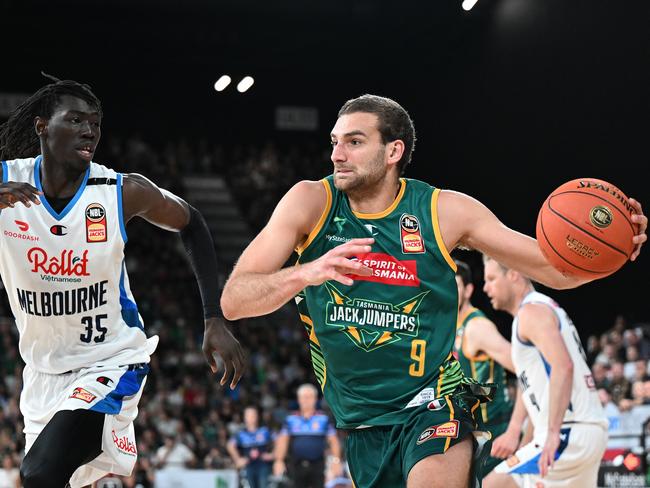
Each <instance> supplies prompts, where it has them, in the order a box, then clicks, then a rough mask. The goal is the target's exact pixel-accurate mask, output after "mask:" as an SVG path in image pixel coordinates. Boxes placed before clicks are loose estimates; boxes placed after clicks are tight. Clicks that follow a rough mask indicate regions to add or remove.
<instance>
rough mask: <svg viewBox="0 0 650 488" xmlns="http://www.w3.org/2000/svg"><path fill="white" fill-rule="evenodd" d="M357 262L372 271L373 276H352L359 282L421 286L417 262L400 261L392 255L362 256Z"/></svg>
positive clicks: (371, 254) (369, 254)
mask: <svg viewBox="0 0 650 488" xmlns="http://www.w3.org/2000/svg"><path fill="white" fill-rule="evenodd" d="M357 260H358V261H359V262H360V263H361V264H363V265H364V266H367V267H369V268H370V269H372V276H360V275H352V276H354V279H355V280H359V281H376V282H378V283H385V284H387V285H399V286H419V285H420V279H419V278H418V263H417V261H415V260H413V261H411V260H409V261H398V260H397V259H395V258H394V257H393V256H391V255H390V254H383V253H374V252H370V253H368V254H360V255H359V256H357Z"/></svg>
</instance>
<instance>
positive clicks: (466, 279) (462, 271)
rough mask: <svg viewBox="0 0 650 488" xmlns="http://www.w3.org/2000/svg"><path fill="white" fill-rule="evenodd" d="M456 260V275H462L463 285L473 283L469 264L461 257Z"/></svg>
mask: <svg viewBox="0 0 650 488" xmlns="http://www.w3.org/2000/svg"><path fill="white" fill-rule="evenodd" d="M454 262H455V263H456V276H460V279H461V281H462V282H463V285H464V286H467V285H469V284H473V283H474V281H473V280H472V270H471V269H470V267H469V264H467V263H466V262H465V261H461V260H460V259H454Z"/></svg>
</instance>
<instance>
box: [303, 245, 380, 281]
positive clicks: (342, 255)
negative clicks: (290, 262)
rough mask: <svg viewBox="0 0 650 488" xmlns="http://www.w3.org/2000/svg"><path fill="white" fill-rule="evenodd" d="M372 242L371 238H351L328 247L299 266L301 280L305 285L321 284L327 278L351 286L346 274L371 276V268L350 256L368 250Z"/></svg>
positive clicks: (350, 279)
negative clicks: (312, 259) (320, 254)
mask: <svg viewBox="0 0 650 488" xmlns="http://www.w3.org/2000/svg"><path fill="white" fill-rule="evenodd" d="M373 242H375V240H374V239H372V238H363V239H352V240H350V241H348V242H346V243H345V244H341V245H340V246H336V247H335V248H334V249H330V250H329V251H328V252H326V253H325V254H323V255H322V256H321V257H320V258H318V259H316V260H315V261H312V262H310V263H307V264H304V265H302V266H301V268H300V272H301V276H302V278H303V280H304V281H305V283H306V285H307V286H310V285H321V284H323V283H325V282H326V281H329V280H334V281H338V282H339V283H342V284H344V285H348V286H351V285H352V283H354V280H353V279H352V278H350V277H349V276H346V275H351V274H354V275H360V276H371V275H372V269H371V268H369V267H367V266H364V265H363V264H361V263H360V262H358V261H356V260H354V259H350V258H352V257H355V256H357V255H358V254H365V253H368V252H370V249H371V247H370V245H371V244H372V243H373Z"/></svg>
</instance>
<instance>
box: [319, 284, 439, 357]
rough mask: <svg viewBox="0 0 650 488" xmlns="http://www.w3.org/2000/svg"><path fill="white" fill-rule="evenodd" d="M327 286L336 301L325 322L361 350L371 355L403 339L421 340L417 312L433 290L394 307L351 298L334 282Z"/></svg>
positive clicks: (327, 312) (326, 315) (331, 302)
mask: <svg viewBox="0 0 650 488" xmlns="http://www.w3.org/2000/svg"><path fill="white" fill-rule="evenodd" d="M325 286H326V288H327V291H328V292H329V294H330V297H331V299H332V300H331V301H330V302H328V303H327V307H326V310H325V323H326V324H327V325H328V326H332V327H337V328H339V329H340V330H341V332H343V333H344V334H345V335H346V336H348V338H349V339H350V340H351V341H352V342H353V343H354V344H355V345H356V346H357V347H359V348H360V349H363V350H364V351H366V352H370V351H374V350H375V349H378V348H380V347H383V346H386V345H388V344H392V343H394V342H397V341H399V340H401V339H402V337H401V336H408V337H417V335H418V331H419V328H420V316H419V314H418V313H417V310H418V307H419V306H420V305H421V303H422V301H423V300H424V297H425V296H427V294H428V293H429V291H425V292H422V293H420V294H418V295H416V296H414V297H412V298H409V299H408V300H405V301H403V302H401V303H398V304H392V303H386V302H378V301H376V300H370V299H367V298H349V297H347V296H345V295H344V294H343V293H341V292H340V291H339V290H338V289H337V288H336V287H335V286H334V285H332V284H331V283H330V282H325Z"/></svg>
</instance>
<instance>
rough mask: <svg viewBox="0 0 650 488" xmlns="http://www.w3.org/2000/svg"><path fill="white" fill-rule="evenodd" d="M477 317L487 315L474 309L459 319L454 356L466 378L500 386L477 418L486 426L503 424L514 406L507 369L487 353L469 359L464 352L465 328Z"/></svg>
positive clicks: (482, 407) (484, 404) (482, 406)
mask: <svg viewBox="0 0 650 488" xmlns="http://www.w3.org/2000/svg"><path fill="white" fill-rule="evenodd" d="M475 317H485V314H484V313H483V312H481V311H480V310H479V309H478V308H474V307H472V308H471V309H470V310H469V311H468V312H467V313H466V314H465V316H464V317H459V318H458V324H457V328H456V341H455V343H454V355H455V356H456V357H457V358H458V362H459V363H460V365H461V368H462V369H463V373H464V374H465V376H468V377H470V378H474V379H475V380H476V381H478V382H479V383H497V384H498V385H499V390H498V392H497V394H496V395H495V396H494V399H493V400H492V401H491V402H489V403H483V404H481V415H480V416H477V417H478V420H481V421H483V423H484V424H487V423H488V422H493V421H497V422H503V421H504V419H505V418H509V417H510V413H511V412H512V406H513V405H512V400H511V399H510V397H509V395H508V389H507V388H506V371H505V369H504V368H503V366H501V365H500V364H499V363H497V362H496V361H495V360H494V359H492V358H491V357H490V356H488V355H487V354H485V353H481V354H479V355H478V356H476V357H468V356H466V355H465V353H464V352H463V334H464V333H465V327H466V326H467V324H468V323H469V321H470V320H472V319H473V318H475Z"/></svg>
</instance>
